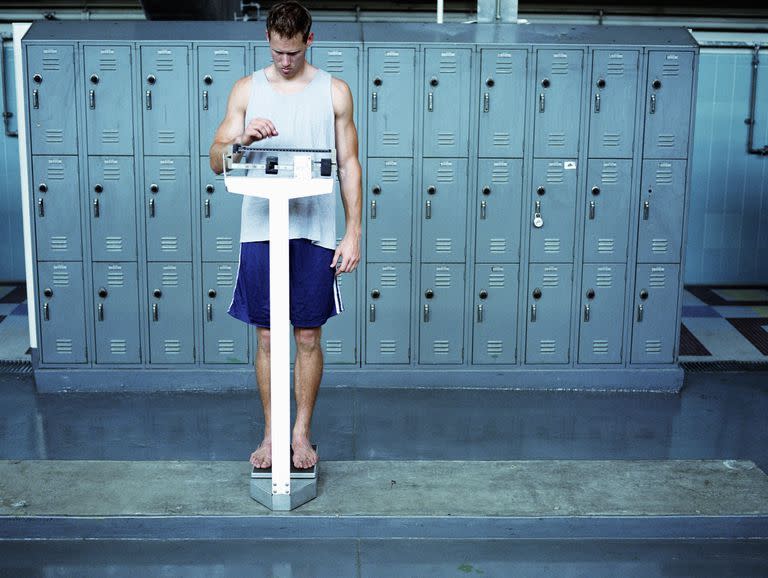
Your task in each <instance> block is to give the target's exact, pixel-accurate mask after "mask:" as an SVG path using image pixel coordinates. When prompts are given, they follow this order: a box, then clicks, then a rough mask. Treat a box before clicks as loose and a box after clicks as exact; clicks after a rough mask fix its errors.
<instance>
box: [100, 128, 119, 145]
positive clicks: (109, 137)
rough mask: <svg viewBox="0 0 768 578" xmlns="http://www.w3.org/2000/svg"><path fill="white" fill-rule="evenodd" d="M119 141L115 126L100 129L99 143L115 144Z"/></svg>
mask: <svg viewBox="0 0 768 578" xmlns="http://www.w3.org/2000/svg"><path fill="white" fill-rule="evenodd" d="M119 142H120V131H119V130H117V129H116V128H105V129H102V130H101V144H117V143H119Z"/></svg>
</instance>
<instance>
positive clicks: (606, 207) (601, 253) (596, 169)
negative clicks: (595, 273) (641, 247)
mask: <svg viewBox="0 0 768 578" xmlns="http://www.w3.org/2000/svg"><path fill="white" fill-rule="evenodd" d="M631 183H632V161H631V160H629V159H627V160H598V159H590V161H589V165H588V167H587V191H588V192H587V195H586V208H585V219H584V261H589V262H601V261H602V262H624V261H625V260H626V258H627V241H628V236H627V235H628V233H627V232H628V231H629V210H630V198H631V196H632V194H631V188H630V187H631Z"/></svg>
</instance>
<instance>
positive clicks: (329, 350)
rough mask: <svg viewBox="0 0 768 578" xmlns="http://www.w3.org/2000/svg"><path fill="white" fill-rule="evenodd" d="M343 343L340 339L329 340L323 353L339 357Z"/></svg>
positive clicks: (342, 349)
mask: <svg viewBox="0 0 768 578" xmlns="http://www.w3.org/2000/svg"><path fill="white" fill-rule="evenodd" d="M343 344H344V342H343V341H341V339H329V340H328V341H326V342H325V353H326V354H328V355H341V354H342V353H343V352H344V347H343Z"/></svg>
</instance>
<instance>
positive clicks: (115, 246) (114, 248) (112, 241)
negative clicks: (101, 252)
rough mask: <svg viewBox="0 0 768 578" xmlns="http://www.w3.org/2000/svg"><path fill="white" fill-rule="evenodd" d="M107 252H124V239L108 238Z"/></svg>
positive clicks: (106, 242)
mask: <svg viewBox="0 0 768 578" xmlns="http://www.w3.org/2000/svg"><path fill="white" fill-rule="evenodd" d="M104 244H105V246H106V249H107V252H109V253H120V252H122V250H123V238H122V237H117V236H108V237H107V238H106V239H104Z"/></svg>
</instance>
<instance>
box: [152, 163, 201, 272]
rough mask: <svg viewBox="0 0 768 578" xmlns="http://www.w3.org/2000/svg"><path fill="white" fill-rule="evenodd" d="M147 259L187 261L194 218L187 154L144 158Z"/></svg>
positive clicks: (189, 256) (189, 254) (190, 255)
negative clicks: (192, 215)
mask: <svg viewBox="0 0 768 578" xmlns="http://www.w3.org/2000/svg"><path fill="white" fill-rule="evenodd" d="M144 162H145V163H146V164H145V169H144V170H145V175H146V178H145V180H144V186H145V187H146V190H145V192H144V200H145V211H146V215H147V259H148V260H149V261H162V260H171V261H188V260H189V259H191V257H192V241H191V238H192V237H191V235H192V229H191V227H192V225H191V223H192V218H191V206H190V198H189V197H190V195H189V188H190V182H189V173H190V170H189V158H188V157H145V158H144Z"/></svg>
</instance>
